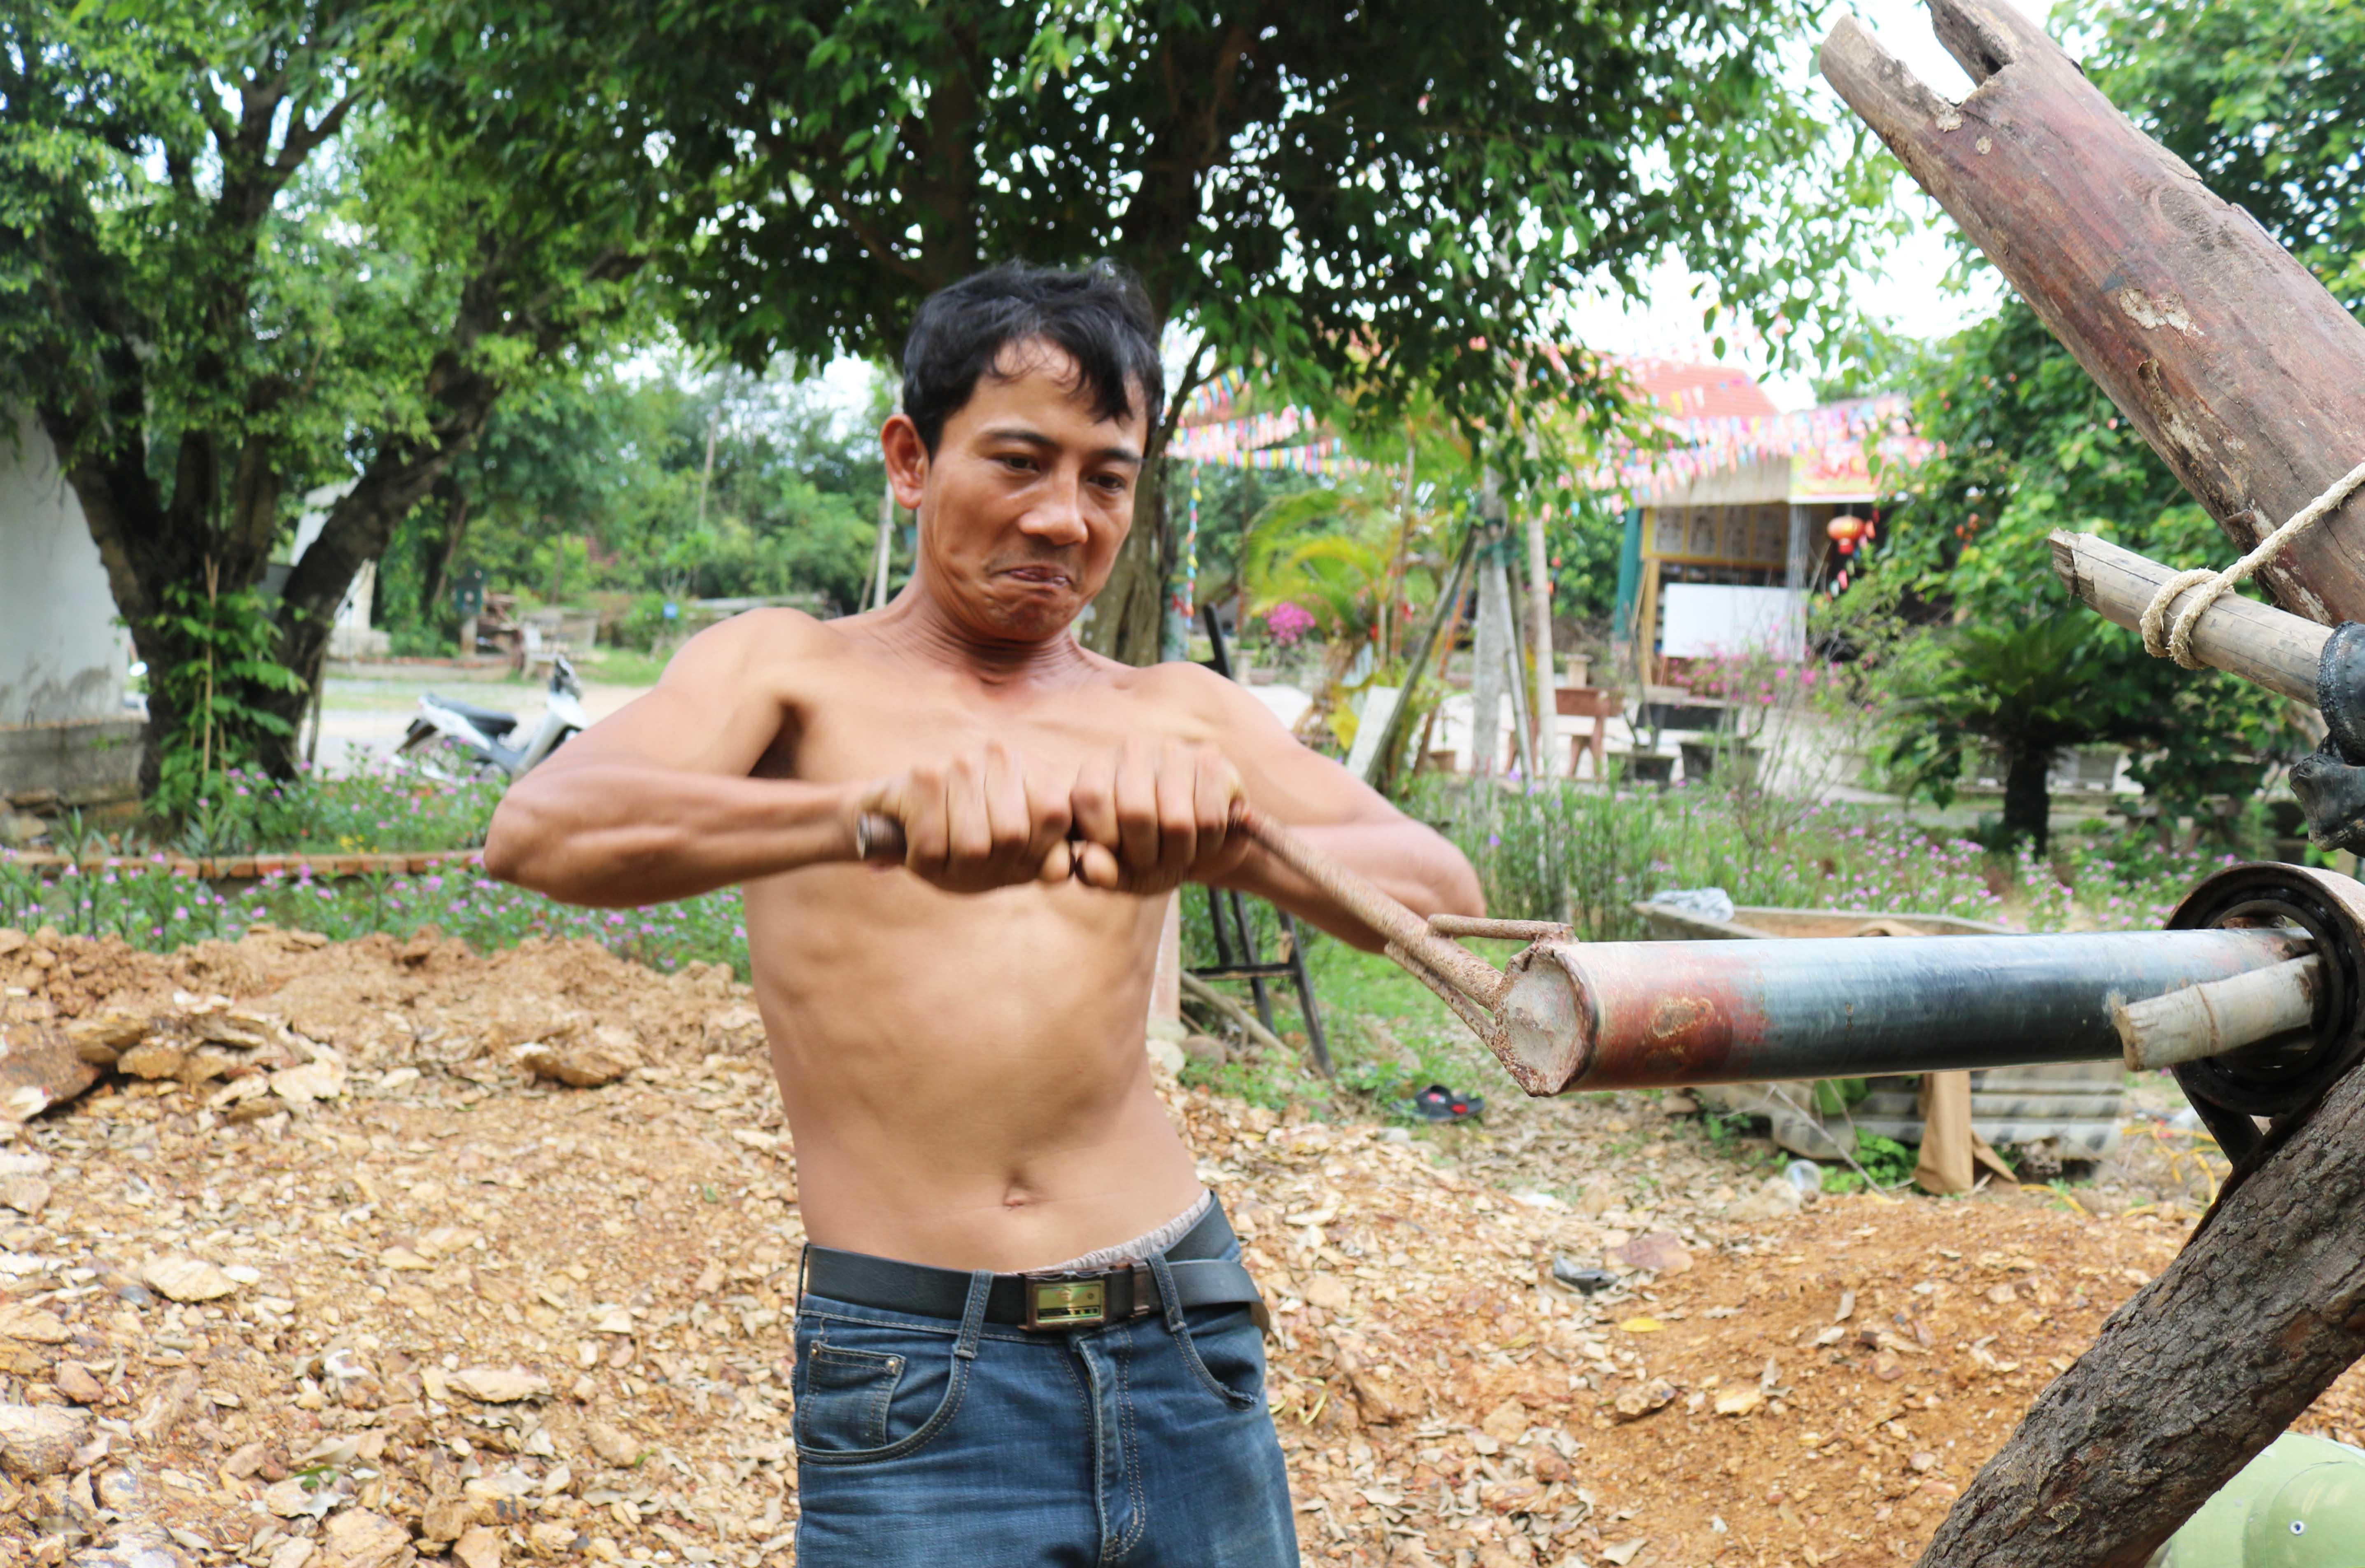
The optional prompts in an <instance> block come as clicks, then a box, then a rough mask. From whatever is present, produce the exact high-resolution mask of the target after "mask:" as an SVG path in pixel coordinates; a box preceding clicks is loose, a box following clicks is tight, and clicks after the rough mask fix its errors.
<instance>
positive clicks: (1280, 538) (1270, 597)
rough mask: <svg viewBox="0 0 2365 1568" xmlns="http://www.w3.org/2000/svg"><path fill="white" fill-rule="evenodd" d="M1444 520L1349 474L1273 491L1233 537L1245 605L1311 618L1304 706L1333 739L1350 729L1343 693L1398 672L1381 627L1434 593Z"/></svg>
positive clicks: (1371, 479) (1379, 479)
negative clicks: (1315, 662) (1319, 654)
mask: <svg viewBox="0 0 2365 1568" xmlns="http://www.w3.org/2000/svg"><path fill="white" fill-rule="evenodd" d="M1448 520H1449V514H1448V513H1447V512H1445V511H1443V510H1432V509H1430V508H1427V507H1422V506H1419V505H1411V506H1407V505H1406V504H1405V498H1403V497H1402V496H1401V495H1400V494H1399V493H1398V492H1397V491H1396V490H1395V487H1393V486H1392V485H1391V484H1390V483H1389V482H1388V480H1387V479H1386V477H1385V476H1371V475H1353V476H1346V477H1344V478H1342V480H1341V481H1340V482H1339V484H1338V485H1336V486H1334V487H1329V488H1326V489H1319V490H1308V491H1305V492H1303V493H1300V494H1297V495H1293V496H1285V497H1283V498H1281V499H1279V500H1276V501H1274V502H1273V503H1272V505H1270V506H1268V507H1266V508H1265V509H1264V510H1262V511H1261V512H1260V513H1258V515H1257V518H1256V521H1254V522H1253V523H1251V524H1250V528H1249V531H1248V533H1247V536H1246V537H1245V538H1244V539H1243V540H1242V542H1241V557H1240V575H1241V580H1242V582H1243V584H1244V585H1245V587H1246V588H1247V590H1248V609H1249V613H1250V614H1251V615H1259V616H1261V615H1267V614H1270V613H1271V612H1272V610H1275V609H1277V608H1279V607H1280V606H1282V605H1284V604H1291V605H1295V606H1296V607H1298V608H1299V609H1300V610H1304V611H1306V613H1307V614H1308V615H1311V616H1312V617H1313V619H1314V623H1315V626H1316V629H1317V631H1318V632H1319V633H1320V634H1321V636H1322V638H1323V641H1324V655H1323V671H1322V689H1321V690H1320V691H1318V692H1317V693H1316V697H1315V708H1314V715H1315V717H1316V719H1317V721H1318V722H1322V723H1325V724H1327V725H1328V728H1329V730H1330V731H1331V733H1332V734H1335V735H1337V736H1338V737H1339V742H1340V744H1342V745H1351V744H1352V742H1353V739H1354V720H1353V716H1352V714H1351V711H1349V710H1348V709H1347V707H1346V703H1345V700H1346V699H1347V698H1350V697H1351V696H1353V695H1354V694H1355V693H1357V692H1359V691H1361V690H1362V689H1363V688H1364V687H1366V686H1368V685H1370V684H1372V683H1373V682H1374V681H1381V682H1395V681H1397V680H1399V679H1400V678H1401V677H1402V675H1403V670H1402V667H1401V665H1402V659H1401V657H1400V655H1399V652H1398V650H1397V649H1396V648H1395V647H1394V646H1392V645H1391V644H1395V642H1396V641H1397V639H1396V638H1395V637H1393V636H1384V635H1383V629H1384V626H1385V625H1386V624H1387V623H1388V622H1393V623H1394V627H1403V626H1405V625H1407V624H1409V623H1410V622H1412V621H1413V620H1414V619H1415V618H1416V617H1417V616H1418V614H1419V613H1420V612H1421V611H1422V610H1423V609H1424V608H1425V607H1427V606H1429V604H1431V603H1433V602H1434V601H1435V599H1436V597H1437V593H1438V590H1439V584H1440V580H1441V579H1442V578H1443V577H1444V576H1445V574H1446V572H1447V571H1448V570H1449V569H1450V568H1451V566H1452V559H1451V556H1450V555H1448V554H1446V553H1445V551H1444V550H1443V548H1442V537H1443V534H1444V532H1445V524H1446V522H1447V521H1448ZM1391 629H1393V628H1391ZM1366 648H1370V649H1371V650H1372V651H1373V661H1372V664H1371V666H1370V669H1369V673H1368V674H1365V675H1362V676H1360V677H1351V672H1352V671H1353V669H1354V666H1355V662H1356V655H1358V654H1359V653H1361V652H1362V650H1364V649H1366Z"/></svg>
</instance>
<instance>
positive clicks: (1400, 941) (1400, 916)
mask: <svg viewBox="0 0 2365 1568" xmlns="http://www.w3.org/2000/svg"><path fill="white" fill-rule="evenodd" d="M1233 820H1234V821H1235V822H1237V823H1239V827H1240V830H1241V831H1242V832H1243V833H1246V834H1248V835H1249V836H1250V838H1252V839H1254V840H1255V841H1256V842H1257V844H1258V845H1259V846H1261V848H1263V849H1264V851H1265V852H1266V853H1267V854H1269V855H1271V856H1272V857H1273V858H1274V859H1276V860H1278V861H1280V862H1281V863H1282V864H1283V865H1284V866H1286V867H1288V868H1290V869H1291V870H1293V871H1295V872H1296V873H1297V874H1298V875H1299V876H1301V877H1303V878H1305V879H1306V880H1307V881H1309V882H1311V883H1313V884H1314V885H1315V887H1316V888H1317V889H1318V890H1320V891H1321V892H1322V893H1323V894H1324V896H1326V897H1328V898H1329V899H1331V900H1333V901H1334V902H1337V903H1338V904H1339V907H1340V908H1342V909H1344V910H1345V911H1346V912H1347V913H1350V914H1351V915H1353V916H1354V917H1355V918H1356V919H1358V920H1360V921H1362V923H1363V924H1366V925H1368V926H1370V927H1371V928H1372V929H1373V930H1374V931H1376V932H1378V933H1379V934H1380V935H1382V936H1384V937H1385V938H1386V939H1387V943H1388V946H1389V949H1390V953H1389V956H1390V957H1391V958H1395V959H1396V960H1397V961H1398V962H1399V963H1403V962H1405V960H1406V959H1407V958H1410V959H1413V960H1417V961H1418V963H1419V964H1420V965H1421V966H1422V967H1425V968H1427V969H1429V970H1431V971H1432V972H1433V973H1434V974H1436V975H1437V976H1438V977H1439V978H1440V979H1443V980H1447V981H1449V982H1450V983H1451V984H1452V986H1453V988H1454V989H1455V990H1456V991H1461V992H1462V993H1463V995H1465V996H1467V997H1469V998H1470V999H1471V1000H1472V1001H1474V1002H1478V1003H1479V1004H1481V1005H1482V1006H1489V1007H1491V1006H1492V1005H1493V1004H1494V1002H1495V998H1496V995H1497V994H1498V993H1500V991H1502V989H1503V971H1502V970H1500V969H1496V967H1495V966H1494V965H1492V964H1490V963H1488V962H1487V961H1486V960H1485V959H1484V958H1480V957H1479V956H1478V955H1477V954H1475V953H1474V952H1472V951H1471V950H1470V949H1469V948H1467V947H1464V946H1462V945H1461V944H1459V943H1457V942H1449V941H1447V940H1446V939H1445V938H1444V937H1442V936H1440V935H1437V934H1436V933H1435V932H1433V931H1431V930H1430V929H1429V922H1428V921H1426V920H1423V919H1422V918H1421V917H1420V916H1419V915H1417V914H1415V913H1413V912H1412V911H1410V910H1408V909H1407V908H1406V907H1405V906H1404V905H1403V904H1401V903H1398V902H1396V901H1395V899H1393V898H1391V897H1389V896H1388V895H1387V894H1386V893H1384V892H1382V891H1381V890H1379V889H1378V888H1376V887H1373V885H1372V884H1371V883H1370V882H1367V881H1365V880H1364V879H1362V878H1361V877H1359V876H1357V875H1356V874H1355V873H1354V872H1352V871H1350V870H1349V869H1347V868H1346V867H1344V866H1341V865H1339V862H1337V861H1336V860H1333V859H1331V858H1330V857H1328V855H1325V854H1323V853H1322V852H1321V851H1320V850H1318V849H1317V848H1315V847H1314V846H1312V845H1310V844H1308V843H1306V841H1305V840H1304V839H1302V838H1300V837H1298V836H1297V834H1294V833H1292V832H1290V831H1289V829H1287V828H1285V827H1283V825H1282V824H1281V823H1277V822H1275V821H1273V820H1272V818H1271V817H1269V816H1266V815H1265V814H1264V813H1263V812H1260V811H1258V810H1257V809H1256V808H1255V807H1254V806H1250V805H1246V804H1243V805H1241V806H1240V807H1239V810H1238V811H1237V812H1235V813H1234V818H1233ZM1406 967H1407V968H1408V969H1409V968H1412V965H1411V964H1407V965H1406ZM1416 972H1418V971H1416ZM1421 978H1422V979H1424V980H1426V979H1428V978H1429V977H1428V976H1422V977H1421Z"/></svg>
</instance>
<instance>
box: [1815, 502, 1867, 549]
mask: <svg viewBox="0 0 2365 1568" xmlns="http://www.w3.org/2000/svg"><path fill="white" fill-rule="evenodd" d="M1824 532H1827V533H1829V534H1830V535H1831V536H1832V542H1833V543H1835V544H1837V545H1838V546H1839V547H1840V554H1843V555H1853V554H1855V542H1856V541H1857V540H1859V539H1862V538H1864V537H1865V536H1866V534H1869V533H1870V532H1872V524H1870V523H1868V522H1866V521H1865V520H1864V519H1862V518H1860V517H1856V516H1854V515H1852V514H1850V513H1848V512H1842V513H1840V514H1839V516H1837V517H1835V518H1833V519H1832V521H1830V522H1829V523H1828V524H1826V525H1825V526H1824Z"/></svg>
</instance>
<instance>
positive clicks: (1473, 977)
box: [855, 802, 1557, 1027]
mask: <svg viewBox="0 0 2365 1568" xmlns="http://www.w3.org/2000/svg"><path fill="white" fill-rule="evenodd" d="M1232 820H1233V822H1234V823H1236V824H1237V825H1238V827H1239V830H1240V831H1241V832H1242V833H1245V834H1248V835H1249V837H1250V838H1251V839H1253V840H1254V841H1255V842H1256V843H1257V845H1258V846H1261V848H1262V849H1263V850H1264V851H1265V852H1266V853H1267V854H1269V855H1271V856H1272V857H1273V858H1274V859H1276V860H1279V861H1280V862H1281V863H1282V864H1283V865H1284V866H1286V867H1288V868H1290V869H1291V870H1293V871H1295V872H1296V873H1297V874H1298V875H1299V876H1301V877H1303V878H1305V879H1306V880H1307V881H1309V882H1311V883H1313V884H1314V886H1315V887H1316V888H1317V890H1320V891H1321V893H1322V894H1323V895H1324V896H1325V897H1327V898H1328V899H1331V900H1332V901H1334V902H1337V903H1338V904H1339V907H1340V908H1342V909H1344V910H1345V911H1346V912H1347V913H1350V914H1351V915H1353V916H1354V917H1355V918H1356V919H1358V920H1360V921H1362V923H1363V924H1366V925H1368V926H1370V927H1371V928H1372V929H1373V930H1374V931H1376V932H1378V933H1379V934H1380V935H1381V936H1383V937H1384V938H1385V939H1386V941H1387V945H1388V956H1389V957H1390V958H1395V960H1396V961H1397V962H1398V963H1400V964H1403V965H1404V966H1405V967H1406V968H1407V969H1411V970H1412V971H1413V972H1414V973H1415V974H1416V975H1417V976H1418V978H1420V979H1421V980H1425V981H1429V983H1430V984H1431V986H1432V987H1433V988H1434V987H1435V984H1436V982H1437V981H1439V980H1442V981H1444V982H1445V983H1446V984H1447V985H1449V986H1451V987H1452V989H1453V990H1454V991H1459V992H1461V993H1462V994H1463V995H1464V996H1466V997H1469V998H1470V999H1471V1000H1472V1001H1474V1002H1478V1003H1479V1004H1480V1005H1481V1006H1482V1007H1491V1006H1492V1005H1494V1002H1495V998H1496V994H1497V993H1498V992H1500V991H1502V989H1503V971H1502V970H1500V969H1496V967H1495V966H1494V965H1492V964H1490V963H1488V962H1487V961H1486V960H1485V959H1484V958H1480V957H1479V956H1478V955H1477V954H1475V953H1474V952H1472V951H1471V950H1470V949H1469V948H1467V947H1464V946H1462V945H1461V944H1460V943H1457V942H1450V941H1448V940H1446V938H1445V937H1443V936H1441V935H1438V934H1437V933H1436V932H1434V931H1432V930H1430V929H1429V922H1428V921H1425V920H1423V919H1422V918H1421V917H1420V916H1419V915H1417V914H1415V913H1413V912H1412V911H1410V910H1408V909H1407V908H1406V907H1405V906H1404V905H1403V904H1401V903H1398V902H1396V901H1395V899H1393V898H1391V897H1389V896H1388V895H1387V894H1386V893H1384V892H1383V891H1381V890H1379V889H1378V888H1376V887H1373V885H1372V884H1371V883H1370V882H1368V881H1365V880H1364V879H1362V877H1359V876H1357V875H1356V874H1355V873H1354V872H1352V871H1350V870H1349V869H1347V868H1346V867H1344V866H1341V865H1339V862H1337V861H1336V860H1333V859H1331V858H1330V857H1328V855H1325V854H1323V853H1322V852H1321V851H1320V850H1318V849H1317V848H1315V847H1314V846H1312V845H1310V844H1308V843H1306V841H1305V840H1304V839H1302V838H1300V837H1298V836H1297V834H1294V833H1292V832H1290V830H1289V829H1288V828H1286V827H1283V825H1282V824H1281V823H1277V822H1275V821H1273V820H1272V818H1271V817H1269V816H1266V815H1265V814H1264V813H1263V812H1260V811H1258V810H1257V809H1256V808H1255V807H1254V806H1251V805H1249V804H1247V803H1246V802H1243V803H1242V804H1241V805H1240V806H1239V808H1238V810H1237V811H1236V812H1234V814H1233V819H1232ZM855 848H856V852H857V854H858V855H859V856H860V857H862V858H864V859H866V860H870V861H873V862H879V863H893V862H897V861H900V860H902V857H903V824H902V823H899V822H897V821H896V820H895V819H894V818H892V817H888V816H881V815H880V814H878V813H877V812H866V813H865V814H864V815H863V816H862V818H861V819H860V821H859V822H858V823H857V825H856V828H855ZM1474 924H1486V923H1485V922H1478V923H1474ZM1555 929H1557V928H1555ZM1484 934H1485V935H1493V934H1494V933H1492V932H1487V933H1484ZM1423 969H1426V970H1427V971H1429V972H1428V973H1425V974H1424V973H1422V972H1421V971H1422V970H1423ZM1440 994H1442V992H1440ZM1447 1000H1449V1001H1451V1000H1452V998H1451V997H1448V999H1447ZM1476 1026H1477V1025H1472V1027H1476Z"/></svg>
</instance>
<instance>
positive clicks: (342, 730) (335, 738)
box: [317, 664, 648, 773]
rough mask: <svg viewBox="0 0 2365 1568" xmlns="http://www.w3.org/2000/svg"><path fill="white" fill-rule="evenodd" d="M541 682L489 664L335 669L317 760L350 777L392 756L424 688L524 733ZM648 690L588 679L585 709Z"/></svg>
mask: <svg viewBox="0 0 2365 1568" xmlns="http://www.w3.org/2000/svg"><path fill="white" fill-rule="evenodd" d="M543 689H544V681H543V680H524V679H513V678H510V675H509V674H508V672H507V670H506V669H505V668H503V667H501V666H489V665H488V666H479V667H474V668H462V667H459V666H452V665H442V664H418V665H409V664H374V665H358V666H335V667H333V668H332V669H331V673H330V676H329V689H328V692H327V695H326V696H325V697H324V699H323V700H322V703H321V709H320V744H319V752H318V754H317V755H318V760H319V765H320V766H321V767H324V768H327V769H328V770H330V771H331V772H333V773H348V772H351V771H353V769H355V768H357V767H364V766H366V765H367V764H368V763H370V762H372V761H374V760H376V759H380V758H383V757H387V756H391V755H392V754H393V752H394V748H395V747H396V746H397V745H399V744H400V743H401V741H402V733H403V731H404V730H406V729H408V728H409V725H410V721H411V718H412V716H413V715H415V714H416V713H417V712H418V711H419V697H420V693H421V692H425V691H433V692H437V693H439V694H441V695H443V696H444V697H451V698H456V699H458V700H461V701H463V702H474V703H476V705H478V706H479V707H484V708H495V709H499V710H501V711H504V712H510V713H515V714H516V715H517V716H518V724H519V727H520V728H521V729H522V730H525V731H527V732H529V733H530V732H531V731H532V727H533V725H534V724H535V722H537V721H538V720H539V719H540V718H541V716H542V706H543ZM647 689H648V688H647V687H645V686H631V685H619V684H614V683H611V682H605V681H600V680H599V679H597V678H593V677H591V676H589V675H588V674H587V676H586V678H585V680H584V684H583V706H584V709H585V710H586V711H588V713H589V714H590V715H591V718H592V720H593V721H594V722H598V721H599V720H601V719H604V718H606V717H607V716H608V715H609V714H611V713H612V712H614V711H616V710H617V709H619V708H622V706H623V705H624V704H625V703H627V702H630V701H631V700H633V698H635V697H638V696H639V695H640V694H641V693H642V692H644V691H645V690H647Z"/></svg>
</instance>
